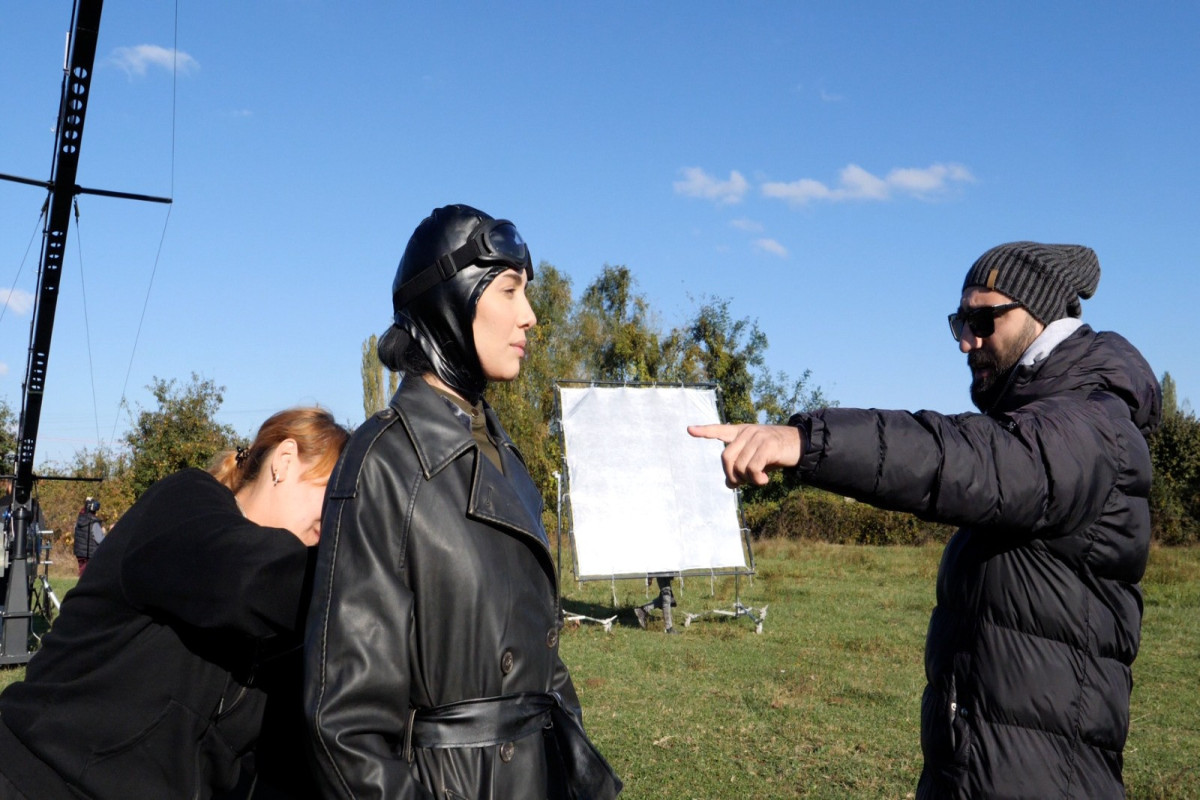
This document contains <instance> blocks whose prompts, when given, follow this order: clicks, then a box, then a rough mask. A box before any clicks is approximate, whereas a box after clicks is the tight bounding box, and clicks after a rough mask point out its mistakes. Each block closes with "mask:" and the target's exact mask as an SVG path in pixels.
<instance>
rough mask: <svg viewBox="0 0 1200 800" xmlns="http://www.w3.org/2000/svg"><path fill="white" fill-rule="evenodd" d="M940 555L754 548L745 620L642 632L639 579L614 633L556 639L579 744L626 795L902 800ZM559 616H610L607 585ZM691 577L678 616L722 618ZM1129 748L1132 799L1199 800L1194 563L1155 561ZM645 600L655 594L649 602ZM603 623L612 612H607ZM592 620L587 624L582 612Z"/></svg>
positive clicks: (1199, 573) (590, 589)
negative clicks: (706, 612)
mask: <svg viewBox="0 0 1200 800" xmlns="http://www.w3.org/2000/svg"><path fill="white" fill-rule="evenodd" d="M940 555H941V548H940V547H937V546H930V547H921V548H902V547H889V548H875V547H853V546H851V547H842V546H836V545H824V544H813V543H795V542H783V541H778V542H763V543H760V544H759V545H758V546H757V547H756V556H757V563H758V570H759V574H758V576H757V577H756V578H755V580H754V583H753V585H752V586H749V585H747V584H746V582H745V580H743V581H742V586H741V598H742V602H743V603H744V604H746V605H749V606H751V607H760V606H763V605H767V606H768V614H767V619H766V621H765V624H764V625H763V632H762V634H755V633H754V625H753V623H752V622H751V621H749V620H747V619H745V618H742V619H737V620H733V619H721V618H707V617H706V618H704V619H701V620H697V621H694V622H693V623H692V624H691V626H690V627H689V628H686V629H683V628H681V631H682V635H680V636H663V635H661V623H659V625H658V627H657V629H655V628H654V627H652V628H651V630H650V631H649V632H647V631H642V630H640V629H639V628H638V627H637V625H636V622H635V620H634V617H633V613H632V607H633V606H634V605H638V604H641V603H644V602H646V600H647V599H649V597H648V596H647V594H646V592H645V590H644V589H643V587H642V585H641V582H639V581H624V582H618V583H617V586H616V588H617V600H618V610H619V611H620V618H619V619H618V621H617V623H616V624H615V625H614V626H613V629H612V632H611V633H605V632H604V631H603V629H602V628H601V627H600V626H597V625H593V624H590V623H584V625H583V626H581V627H579V628H578V629H574V630H571V631H569V632H568V633H567V635H565V636H564V637H563V644H562V652H563V658H564V659H565V660H566V662H567V664H568V666H569V667H570V668H571V672H572V675H573V676H574V679H575V682H576V686H577V688H578V690H579V693H580V697H581V699H582V702H583V707H584V721H585V724H586V726H587V728H588V731H589V733H590V734H591V735H592V737H593V738H594V739H595V740H596V742H597V744H598V745H599V747H600V749H601V750H602V751H603V752H604V753H605V755H606V756H607V757H608V759H609V761H610V762H611V763H612V764H613V766H614V768H615V769H616V770H617V772H618V773H619V774H620V775H621V777H622V779H623V780H624V781H625V785H626V792H625V794H624V795H623V797H628V798H629V800H651V799H652V798H664V797H670V798H703V799H704V800H707V799H708V798H727V797H728V798H733V797H736V798H848V797H852V798H905V797H912V796H913V792H914V789H915V787H916V781H917V777H918V775H919V773H920V769H921V752H920V743H919V736H920V720H919V708H920V695H921V690H922V689H923V688H924V673H923V657H924V638H925V628H926V625H927V624H928V621H929V611H930V609H931V608H932V606H933V603H934V578H935V576H936V573H937V564H938V559H939V557H940ZM565 588H566V595H567V600H566V603H567V607H568V610H571V609H575V610H579V611H581V612H582V613H588V614H589V615H591V616H610V615H611V614H612V613H613V612H612V611H611V610H608V609H611V608H612V588H611V585H610V584H607V583H585V584H583V585H582V586H579V585H578V584H574V583H568V584H567V585H566V587H565ZM709 590H710V586H709V581H708V580H697V579H689V580H688V581H687V582H686V583H685V585H684V590H683V592H682V593H679V592H678V591H677V592H676V596H677V599H678V600H679V607H678V609H676V625H677V627H678V626H679V625H680V623H681V622H682V619H683V616H682V612H684V611H693V612H696V611H700V610H703V609H707V608H715V607H726V608H727V607H729V605H730V603H731V602H732V599H733V583H732V580H721V581H718V583H717V587H716V596H715V597H710V596H709ZM1145 590H1146V597H1147V600H1146V617H1145V622H1144V628H1143V640H1142V652H1141V655H1140V656H1139V658H1138V661H1137V663H1136V664H1135V665H1134V680H1135V683H1136V688H1135V691H1134V696H1133V724H1132V730H1131V732H1130V739H1129V744H1128V746H1127V748H1126V769H1125V777H1126V784H1127V790H1128V795H1129V797H1130V798H1134V799H1135V800H1136V799H1137V798H1168V797H1169V798H1181V797H1200V769H1198V768H1197V767H1196V765H1197V764H1200V701H1198V700H1197V692H1196V686H1197V677H1196V676H1197V674H1200V625H1198V624H1197V622H1196V620H1197V616H1198V612H1200V549H1193V550H1186V549H1172V550H1166V549H1162V550H1155V551H1154V553H1153V554H1152V556H1151V561H1150V570H1149V573H1148V574H1147V579H1146V583H1145ZM652 591H653V590H652ZM606 610H607V613H604V612H605V611H606ZM593 611H595V612H596V613H592V612H593Z"/></svg>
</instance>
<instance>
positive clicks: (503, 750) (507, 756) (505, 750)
mask: <svg viewBox="0 0 1200 800" xmlns="http://www.w3.org/2000/svg"><path fill="white" fill-rule="evenodd" d="M516 751H517V746H516V745H515V744H513V743H512V742H505V743H504V744H502V745H500V760H501V761H503V762H504V763H505V764H507V763H508V762H510V761H512V760H513V754H514V753H515V752H516Z"/></svg>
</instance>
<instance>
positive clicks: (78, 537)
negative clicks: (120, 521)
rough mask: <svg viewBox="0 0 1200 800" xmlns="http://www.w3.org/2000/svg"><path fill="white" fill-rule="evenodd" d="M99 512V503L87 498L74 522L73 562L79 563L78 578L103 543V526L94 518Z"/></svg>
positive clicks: (97, 518) (98, 519)
mask: <svg viewBox="0 0 1200 800" xmlns="http://www.w3.org/2000/svg"><path fill="white" fill-rule="evenodd" d="M99 511H100V501H99V500H97V499H95V498H94V497H89V498H88V499H87V500H84V501H83V508H82V509H80V511H79V516H78V517H77V518H76V520H75V560H76V561H77V562H79V574H80V576H82V575H83V570H84V567H86V566H87V564H88V561H89V560H90V559H91V557H92V555H93V554H94V553H95V552H96V548H97V547H99V546H100V543H101V542H103V541H104V535H105V530H104V525H103V524H102V523H101V522H100V518H99V517H98V516H96V514H97V513H98V512H99Z"/></svg>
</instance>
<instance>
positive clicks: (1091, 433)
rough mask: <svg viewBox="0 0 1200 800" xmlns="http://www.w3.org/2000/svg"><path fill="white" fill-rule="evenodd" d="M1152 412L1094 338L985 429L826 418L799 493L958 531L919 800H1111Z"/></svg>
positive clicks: (932, 632) (1135, 634)
mask: <svg viewBox="0 0 1200 800" xmlns="http://www.w3.org/2000/svg"><path fill="white" fill-rule="evenodd" d="M1160 410H1161V394H1160V390H1159V386H1158V382H1157V381H1156V380H1155V378H1154V374H1153V372H1151V370H1150V367H1149V365H1148V364H1147V363H1146V362H1145V360H1144V359H1143V358H1142V356H1141V355H1140V354H1139V353H1138V352H1137V350H1135V349H1134V348H1133V346H1132V345H1130V344H1129V342H1127V341H1126V340H1125V339H1123V338H1122V337H1120V336H1119V335H1117V334H1115V333H1099V334H1097V333H1096V332H1094V331H1092V329H1091V328H1089V327H1087V326H1086V325H1085V326H1083V327H1081V328H1080V329H1078V330H1077V331H1076V332H1075V333H1073V334H1072V335H1071V336H1069V337H1068V338H1067V339H1066V340H1064V341H1063V342H1061V343H1060V344H1059V345H1058V346H1057V347H1055V348H1054V350H1053V351H1051V353H1050V354H1049V356H1048V357H1047V358H1046V359H1045V360H1043V361H1041V362H1039V363H1037V364H1034V365H1033V366H1031V367H1018V368H1017V370H1016V372H1015V373H1014V374H1013V377H1012V379H1011V380H1010V382H1009V384H1008V387H1007V389H1006V391H1005V394H1004V395H1003V396H1002V397H1001V398H1000V400H999V401H998V404H997V406H996V408H995V409H993V410H992V411H991V412H990V413H989V414H987V415H984V414H960V415H956V416H945V415H942V414H935V413H932V412H928V411H921V412H918V413H917V414H909V413H907V412H897V411H875V410H859V409H829V410H826V411H824V412H821V413H818V414H813V415H811V417H808V418H802V419H800V420H798V422H799V423H800V424H802V425H808V426H810V427H811V444H810V446H809V447H807V448H806V452H805V455H804V457H803V458H802V460H801V468H800V472H801V477H802V478H803V479H804V480H805V481H806V482H807V483H810V484H812V485H816V486H821V487H823V488H828V489H834V490H837V491H839V492H842V493H844V494H848V495H851V496H854V497H857V498H859V499H862V500H867V501H870V502H872V503H875V504H877V505H881V506H884V507H887V508H893V509H898V510H904V511H912V512H915V513H917V514H919V515H921V516H923V517H925V518H927V519H936V520H940V521H944V522H950V523H955V524H959V525H961V526H962V528H961V529H960V530H959V531H958V532H957V533H956V534H955V535H954V537H953V538H952V539H951V540H950V542H949V543H948V544H947V546H946V549H945V552H944V554H943V556H942V563H941V567H940V568H939V570H938V579H937V607H936V608H935V609H934V611H933V615H932V618H931V619H930V622H929V635H928V638H927V640H926V651H925V672H926V677H927V679H928V686H927V688H926V690H925V695H924V699H923V700H922V703H921V746H922V750H923V752H924V755H925V768H924V772H923V774H922V776H921V782H920V786H919V787H918V790H917V797H918V798H922V800H925V799H926V798H977V797H989V798H991V797H997V798H999V797H1005V798H1038V799H1039V800H1042V799H1043V798H1080V799H1081V800H1082V799H1083V798H1088V799H1089V800H1095V799H1096V798H1119V797H1123V796H1124V790H1123V787H1122V749H1123V747H1124V745H1125V737H1126V734H1127V732H1128V730H1129V696H1130V690H1131V687H1132V677H1131V672H1130V665H1131V664H1132V663H1133V660H1134V657H1135V656H1136V655H1137V650H1138V640H1139V636H1140V630H1141V620H1142V594H1141V590H1140V588H1139V587H1138V581H1140V580H1141V577H1142V573H1143V572H1144V570H1145V567H1146V558H1147V556H1148V553H1149V546H1150V512H1149V502H1148V497H1149V492H1150V453H1149V448H1148V446H1147V443H1146V439H1145V436H1146V435H1147V434H1149V432H1150V431H1152V430H1153V429H1154V427H1155V426H1156V425H1157V424H1158V418H1159V413H1160Z"/></svg>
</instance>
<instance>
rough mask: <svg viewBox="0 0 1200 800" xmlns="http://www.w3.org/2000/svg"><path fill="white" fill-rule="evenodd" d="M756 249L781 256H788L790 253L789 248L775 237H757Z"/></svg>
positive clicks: (755, 241)
mask: <svg viewBox="0 0 1200 800" xmlns="http://www.w3.org/2000/svg"><path fill="white" fill-rule="evenodd" d="M754 249H755V250H758V251H760V252H763V253H770V254H771V255H773V256H779V257H780V258H786V257H787V254H788V251H787V248H786V247H784V246H783V245H781V244H780V243H779V242H777V241H775V240H774V239H755V240H754Z"/></svg>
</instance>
